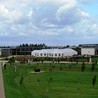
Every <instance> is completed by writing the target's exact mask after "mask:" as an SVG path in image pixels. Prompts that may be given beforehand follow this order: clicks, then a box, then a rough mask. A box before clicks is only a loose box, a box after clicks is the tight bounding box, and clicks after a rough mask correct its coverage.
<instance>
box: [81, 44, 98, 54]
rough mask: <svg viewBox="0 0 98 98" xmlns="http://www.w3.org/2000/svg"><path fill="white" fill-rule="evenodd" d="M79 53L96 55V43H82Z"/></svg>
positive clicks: (97, 51)
mask: <svg viewBox="0 0 98 98" xmlns="http://www.w3.org/2000/svg"><path fill="white" fill-rule="evenodd" d="M79 46H80V47H81V55H98V44H82V45H79Z"/></svg>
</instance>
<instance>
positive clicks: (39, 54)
mask: <svg viewBox="0 0 98 98" xmlns="http://www.w3.org/2000/svg"><path fill="white" fill-rule="evenodd" d="M35 56H47V57H53V56H55V57H63V56H64V54H63V53H62V54H61V53H55V54H52V53H44V54H43V53H35Z"/></svg>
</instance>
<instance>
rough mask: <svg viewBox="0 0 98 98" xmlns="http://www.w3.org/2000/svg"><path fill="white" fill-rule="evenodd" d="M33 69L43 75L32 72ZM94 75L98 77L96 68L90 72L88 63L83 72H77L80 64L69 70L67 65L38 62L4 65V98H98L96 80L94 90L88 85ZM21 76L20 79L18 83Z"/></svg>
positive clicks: (90, 84)
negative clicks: (5, 66) (22, 78)
mask: <svg viewBox="0 0 98 98" xmlns="http://www.w3.org/2000/svg"><path fill="white" fill-rule="evenodd" d="M14 65H16V66H17V67H16V68H17V70H16V72H15V71H14ZM35 67H36V68H40V69H41V71H44V72H43V73H32V72H33V70H34V68H35ZM61 67H62V68H61ZM95 74H96V76H97V77H98V65H97V66H96V69H95V71H94V72H91V65H89V64H88V65H86V69H85V71H84V72H81V64H76V65H73V66H72V67H71V69H69V68H68V64H42V63H39V64H31V65H28V64H12V65H9V64H8V65H7V68H6V70H4V68H3V75H4V84H5V93H6V98H98V80H97V81H96V85H95V88H93V86H92V77H93V76H94V75H95ZM21 77H24V80H23V83H22V84H20V80H21ZM50 78H52V79H51V81H49V80H50Z"/></svg>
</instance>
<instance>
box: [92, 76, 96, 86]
mask: <svg viewBox="0 0 98 98" xmlns="http://www.w3.org/2000/svg"><path fill="white" fill-rule="evenodd" d="M95 83H96V75H94V77H93V79H92V85H93V88H94V87H95Z"/></svg>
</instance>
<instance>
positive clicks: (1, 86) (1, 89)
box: [0, 65, 5, 98]
mask: <svg viewBox="0 0 98 98" xmlns="http://www.w3.org/2000/svg"><path fill="white" fill-rule="evenodd" d="M0 98H5V93H4V84H3V75H2V67H1V65H0Z"/></svg>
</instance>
